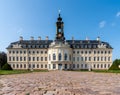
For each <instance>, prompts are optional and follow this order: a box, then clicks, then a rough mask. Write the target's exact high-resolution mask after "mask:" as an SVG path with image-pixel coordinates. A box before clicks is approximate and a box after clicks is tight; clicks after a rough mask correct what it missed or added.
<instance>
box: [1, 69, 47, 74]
mask: <svg viewBox="0 0 120 95" xmlns="http://www.w3.org/2000/svg"><path fill="white" fill-rule="evenodd" d="M32 72H48V70H34V71H28V70H0V75H10V74H23V73H32Z"/></svg>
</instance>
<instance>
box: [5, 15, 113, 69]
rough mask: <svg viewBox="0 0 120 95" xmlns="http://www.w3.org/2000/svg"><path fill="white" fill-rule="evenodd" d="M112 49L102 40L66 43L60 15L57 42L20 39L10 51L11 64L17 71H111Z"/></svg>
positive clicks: (9, 62)
mask: <svg viewBox="0 0 120 95" xmlns="http://www.w3.org/2000/svg"><path fill="white" fill-rule="evenodd" d="M112 49H113V48H112V47H111V46H110V44H109V43H107V42H104V41H101V40H100V38H99V37H98V38H97V39H96V40H89V39H86V40H74V38H72V40H66V39H65V36H64V22H63V21H62V18H61V16H60V14H59V16H58V19H57V22H56V38H55V40H54V41H52V40H49V39H48V37H46V40H42V39H41V37H38V40H34V37H31V39H30V40H24V39H23V37H20V40H19V41H16V42H13V43H11V44H10V45H9V46H8V47H7V50H8V53H7V57H8V58H7V59H8V60H7V61H8V64H10V65H11V67H12V68H13V69H32V70H33V69H48V70H69V69H73V70H80V69H87V70H91V69H92V70H94V69H108V68H109V67H110V66H111V65H112Z"/></svg>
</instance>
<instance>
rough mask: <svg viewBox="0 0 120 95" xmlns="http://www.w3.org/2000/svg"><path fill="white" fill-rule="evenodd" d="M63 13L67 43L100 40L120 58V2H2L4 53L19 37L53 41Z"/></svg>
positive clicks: (0, 35)
mask: <svg viewBox="0 0 120 95" xmlns="http://www.w3.org/2000/svg"><path fill="white" fill-rule="evenodd" d="M59 9H60V10H61V16H62V18H63V21H64V31H65V37H66V39H71V38H72V36H74V39H76V40H78V39H81V40H84V39H85V38H86V37H88V38H89V39H90V40H94V39H96V38H97V36H100V38H101V40H102V41H106V42H109V43H110V44H111V46H112V47H113V48H114V49H113V60H114V59H116V58H120V0H0V51H5V52H6V51H7V50H6V47H7V46H8V45H9V44H10V43H11V42H14V41H18V40H19V36H23V38H24V39H25V40H29V39H30V37H31V36H34V39H37V38H38V36H41V37H42V39H45V37H46V36H49V39H51V40H53V39H54V38H55V32H56V27H55V22H56V20H57V17H58V10H59Z"/></svg>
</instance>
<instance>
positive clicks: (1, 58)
mask: <svg viewBox="0 0 120 95" xmlns="http://www.w3.org/2000/svg"><path fill="white" fill-rule="evenodd" d="M5 63H7V54H6V53H5V52H0V69H1V68H2V66H3V65H4V64H5Z"/></svg>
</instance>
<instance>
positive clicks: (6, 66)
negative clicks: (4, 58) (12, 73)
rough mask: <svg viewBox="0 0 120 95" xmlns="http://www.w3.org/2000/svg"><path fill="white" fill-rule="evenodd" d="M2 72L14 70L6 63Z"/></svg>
mask: <svg viewBox="0 0 120 95" xmlns="http://www.w3.org/2000/svg"><path fill="white" fill-rule="evenodd" d="M2 70H12V68H11V66H10V65H9V64H8V63H6V64H5V65H3V67H2Z"/></svg>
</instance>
